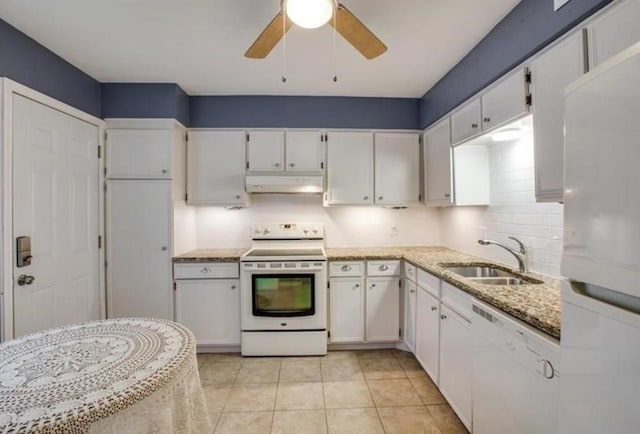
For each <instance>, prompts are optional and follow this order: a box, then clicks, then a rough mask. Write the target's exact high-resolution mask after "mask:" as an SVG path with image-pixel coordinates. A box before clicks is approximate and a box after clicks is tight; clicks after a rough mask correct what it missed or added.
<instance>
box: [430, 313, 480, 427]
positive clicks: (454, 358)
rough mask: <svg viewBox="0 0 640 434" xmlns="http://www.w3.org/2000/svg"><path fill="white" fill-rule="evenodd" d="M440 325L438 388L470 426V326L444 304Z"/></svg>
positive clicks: (461, 418) (471, 342)
mask: <svg viewBox="0 0 640 434" xmlns="http://www.w3.org/2000/svg"><path fill="white" fill-rule="evenodd" d="M441 312H442V313H441V315H440V316H441V324H440V379H439V380H440V381H439V384H438V386H439V387H440V391H441V392H442V395H444V397H445V398H447V401H449V404H450V405H451V408H453V410H454V411H455V412H456V414H457V415H458V417H459V418H460V420H461V421H462V423H464V424H465V426H466V427H467V428H470V427H471V406H472V396H471V369H472V360H471V356H472V352H473V336H472V334H471V325H470V323H469V322H467V321H466V320H464V319H462V318H460V317H459V316H458V315H457V314H455V313H454V312H453V311H452V310H450V309H449V308H448V307H447V306H446V305H442V309H441Z"/></svg>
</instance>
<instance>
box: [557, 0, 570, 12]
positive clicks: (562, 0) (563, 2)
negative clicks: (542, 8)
mask: <svg viewBox="0 0 640 434" xmlns="http://www.w3.org/2000/svg"><path fill="white" fill-rule="evenodd" d="M570 1H571V0H553V10H554V11H557V10H558V9H560V8H561V7H562V6H564V5H566V4H567V3H569V2H570Z"/></svg>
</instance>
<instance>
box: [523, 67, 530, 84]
mask: <svg viewBox="0 0 640 434" xmlns="http://www.w3.org/2000/svg"><path fill="white" fill-rule="evenodd" d="M524 81H525V83H531V70H530V69H529V68H524Z"/></svg>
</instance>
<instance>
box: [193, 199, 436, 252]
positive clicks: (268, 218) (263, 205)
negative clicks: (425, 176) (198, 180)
mask: <svg viewBox="0 0 640 434" xmlns="http://www.w3.org/2000/svg"><path fill="white" fill-rule="evenodd" d="M280 221H313V222H322V223H324V225H325V232H326V245H327V246H328V247H374V246H380V247H385V246H418V245H421V246H425V245H439V244H440V218H439V213H438V211H437V210H435V209H429V208H423V207H419V208H407V209H401V210H393V209H386V208H378V207H342V206H341V207H333V208H325V207H323V206H322V200H321V197H320V195H300V194H296V195H273V194H269V195H253V198H252V202H251V206H250V207H248V208H243V209H239V210H227V209H224V208H206V207H201V208H198V211H197V239H198V248H244V247H248V246H249V244H250V242H249V227H250V226H251V225H252V224H259V223H264V222H280ZM394 227H395V228H396V229H397V230H396V231H395V233H396V235H392V233H394V230H393V228H394Z"/></svg>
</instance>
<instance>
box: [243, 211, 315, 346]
mask: <svg viewBox="0 0 640 434" xmlns="http://www.w3.org/2000/svg"><path fill="white" fill-rule="evenodd" d="M251 240H252V246H251V250H249V251H248V252H247V253H245V254H244V255H243V256H242V257H241V258H240V270H241V273H240V288H241V326H242V355H243V356H295V355H302V356H304V355H323V354H326V353H327V257H326V254H325V251H324V227H323V225H322V224H321V223H298V222H296V223H270V224H261V225H255V226H253V227H252V228H251Z"/></svg>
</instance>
